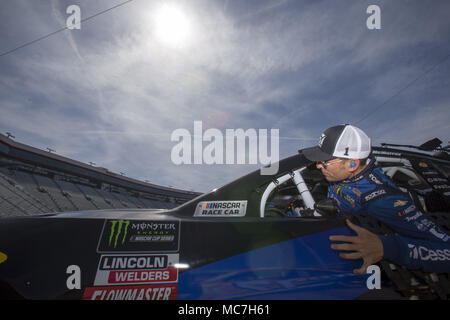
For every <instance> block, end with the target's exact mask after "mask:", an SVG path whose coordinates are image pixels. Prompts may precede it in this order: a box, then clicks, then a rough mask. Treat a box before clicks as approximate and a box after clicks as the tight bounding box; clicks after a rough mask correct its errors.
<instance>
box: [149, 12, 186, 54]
mask: <svg viewBox="0 0 450 320" xmlns="http://www.w3.org/2000/svg"><path fill="white" fill-rule="evenodd" d="M155 35H156V38H157V39H158V40H159V41H161V42H162V43H164V44H166V45H168V46H170V47H174V48H182V47H184V46H185V45H186V44H187V43H188V41H189V38H190V37H191V23H190V21H189V19H188V17H187V15H186V14H185V12H183V10H182V9H181V8H180V7H178V6H176V5H173V4H164V5H162V6H161V7H160V8H159V9H158V10H157V12H156V15H155Z"/></svg>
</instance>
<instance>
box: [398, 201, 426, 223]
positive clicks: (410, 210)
mask: <svg viewBox="0 0 450 320" xmlns="http://www.w3.org/2000/svg"><path fill="white" fill-rule="evenodd" d="M394 206H395V205H394ZM414 211H416V206H415V205H410V206H409V207H408V208H406V209H405V210H401V211H399V212H398V215H399V216H400V217H403V216H404V215H406V214H410V213H411V212H414ZM420 215H421V214H420ZM415 216H417V214H416V215H415ZM417 217H418V216H417ZM406 220H407V221H408V222H409V221H411V220H408V218H407V219H406Z"/></svg>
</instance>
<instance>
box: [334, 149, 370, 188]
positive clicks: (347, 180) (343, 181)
mask: <svg viewBox="0 0 450 320" xmlns="http://www.w3.org/2000/svg"><path fill="white" fill-rule="evenodd" d="M374 166H375V157H374V156H373V155H372V154H371V155H370V156H369V158H368V159H367V163H366V167H365V168H364V169H363V170H362V171H361V172H360V173H358V174H357V175H356V176H354V177H351V178H348V179H345V180H342V181H340V182H338V183H352V182H356V181H359V180H361V179H363V178H364V177H365V176H366V174H367V173H368V172H371V171H372V169H373V167H374Z"/></svg>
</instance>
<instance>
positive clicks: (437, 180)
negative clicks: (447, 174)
mask: <svg viewBox="0 0 450 320" xmlns="http://www.w3.org/2000/svg"><path fill="white" fill-rule="evenodd" d="M427 181H428V182H430V183H433V182H447V179H443V178H427Z"/></svg>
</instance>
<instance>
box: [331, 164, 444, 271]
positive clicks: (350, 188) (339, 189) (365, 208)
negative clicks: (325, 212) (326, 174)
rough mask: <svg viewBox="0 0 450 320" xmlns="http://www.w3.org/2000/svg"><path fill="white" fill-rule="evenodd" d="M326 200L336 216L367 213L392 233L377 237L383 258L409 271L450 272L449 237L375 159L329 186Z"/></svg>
mask: <svg viewBox="0 0 450 320" xmlns="http://www.w3.org/2000/svg"><path fill="white" fill-rule="evenodd" d="M328 197H329V198H334V199H335V200H336V201H337V204H338V207H339V214H341V215H351V214H357V213H360V214H368V215H370V216H372V217H374V218H376V219H378V220H380V221H382V222H383V223H385V224H387V225H388V226H389V227H390V228H391V229H392V230H393V231H394V232H395V234H392V235H381V236H380V239H381V241H382V243H383V249H384V256H383V257H384V258H385V259H387V260H390V261H391V262H394V263H397V264H399V265H403V266H405V267H407V268H409V269H418V268H421V269H423V270H424V271H427V272H438V273H439V272H450V236H449V235H448V234H446V233H445V232H444V231H442V230H441V229H440V228H439V227H438V226H437V225H436V224H434V223H433V222H432V221H430V220H429V219H428V218H427V217H426V216H425V215H424V214H423V213H422V212H420V211H419V210H418V209H417V208H416V206H415V205H414V202H413V200H412V199H411V197H410V196H409V194H408V193H407V192H404V191H402V190H401V189H399V188H398V187H397V186H395V185H394V184H393V183H392V182H391V181H390V180H389V179H388V178H387V177H386V176H385V175H384V174H383V173H382V171H381V168H380V167H377V166H375V160H374V158H369V163H368V164H367V166H366V168H365V169H364V170H363V171H362V172H361V173H360V174H358V175H357V176H356V177H354V178H350V179H347V180H344V181H340V182H338V183H336V184H332V185H330V186H329V188H328Z"/></svg>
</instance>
